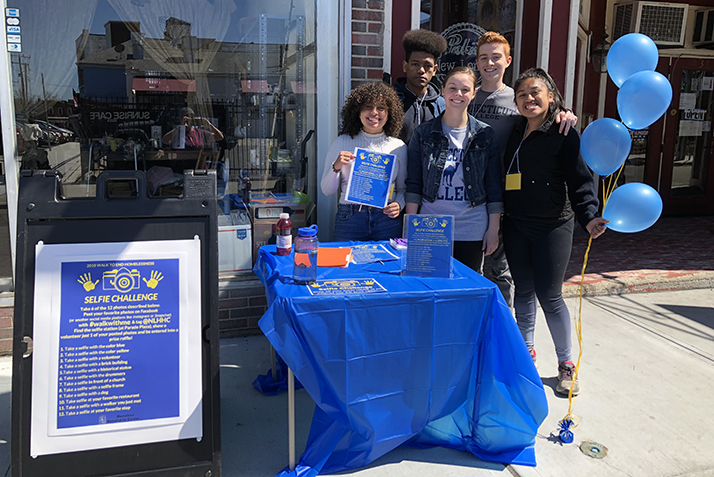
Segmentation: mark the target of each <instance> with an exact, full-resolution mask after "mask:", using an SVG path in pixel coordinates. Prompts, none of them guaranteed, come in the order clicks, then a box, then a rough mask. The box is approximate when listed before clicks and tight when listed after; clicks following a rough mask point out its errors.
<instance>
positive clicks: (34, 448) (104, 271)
mask: <svg viewBox="0 0 714 477" xmlns="http://www.w3.org/2000/svg"><path fill="white" fill-rule="evenodd" d="M200 256H201V243H200V241H199V240H198V239H197V238H196V239H195V240H163V241H145V242H121V243H96V244H91V243H90V244H48V245H45V244H43V243H42V242H39V243H38V244H37V245H36V248H35V257H36V264H35V295H34V321H33V334H34V336H33V340H34V352H33V364H32V399H31V406H32V407H31V409H32V411H31V412H32V414H31V424H30V455H31V456H33V457H35V456H39V455H47V454H58V453H66V452H75V451H84V450H90V449H103V448H111V447H120V446H128V445H136V444H146V443H151V442H162V441H173V440H178V439H188V438H195V439H198V440H200V439H201V438H202V437H203V423H202V379H201V376H202V369H201V285H200V283H196V278H195V277H200V276H201V263H200Z"/></svg>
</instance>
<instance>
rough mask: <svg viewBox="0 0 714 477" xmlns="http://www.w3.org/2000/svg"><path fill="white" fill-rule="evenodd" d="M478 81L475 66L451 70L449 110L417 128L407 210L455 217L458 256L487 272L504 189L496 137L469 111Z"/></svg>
mask: <svg viewBox="0 0 714 477" xmlns="http://www.w3.org/2000/svg"><path fill="white" fill-rule="evenodd" d="M476 81H477V80H476V75H475V73H474V72H473V70H472V69H471V68H467V67H456V68H454V69H452V70H451V71H449V73H448V74H447V75H446V77H445V78H444V86H443V88H442V95H443V96H444V99H445V100H446V110H445V111H444V112H443V113H442V114H441V115H440V116H439V117H437V118H435V119H432V120H431V121H428V122H426V123H423V124H422V125H421V126H419V127H418V128H417V129H416V131H414V134H413V135H412V138H411V141H410V142H409V148H408V151H407V180H406V188H407V190H406V195H405V198H406V209H405V210H406V213H407V214H416V213H417V212H420V213H422V214H430V215H453V216H454V251H453V255H454V258H456V259H457V260H459V261H460V262H462V263H463V264H465V265H467V266H468V267H470V268H471V269H473V270H475V271H477V272H479V273H481V271H482V268H483V256H484V253H485V254H486V255H490V254H491V253H493V251H494V250H495V249H496V247H497V246H498V228H499V223H500V217H501V213H502V212H503V189H502V178H501V160H500V156H499V148H498V144H497V140H496V135H495V133H494V132H493V129H491V127H490V126H489V125H487V124H486V123H483V122H481V121H478V120H477V119H475V118H474V117H472V116H469V114H468V112H467V110H468V105H469V102H471V100H472V99H473V98H474V96H475V95H476ZM420 206H421V210H420Z"/></svg>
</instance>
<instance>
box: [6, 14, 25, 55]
mask: <svg viewBox="0 0 714 477" xmlns="http://www.w3.org/2000/svg"><path fill="white" fill-rule="evenodd" d="M5 23H6V24H7V25H6V31H5V35H7V37H6V39H7V51H9V52H10V53H21V52H22V46H20V43H22V38H20V9H19V8H6V9H5Z"/></svg>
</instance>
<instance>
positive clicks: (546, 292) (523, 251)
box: [503, 216, 574, 362]
mask: <svg viewBox="0 0 714 477" xmlns="http://www.w3.org/2000/svg"><path fill="white" fill-rule="evenodd" d="M573 227H574V220H573V219H571V220H569V221H567V222H565V223H563V224H542V223H539V222H529V221H526V220H517V219H516V220H514V219H511V218H510V217H508V216H506V217H504V218H503V244H504V247H505V250H506V258H507V259H508V265H509V267H510V268H511V276H513V281H514V283H515V285H516V293H515V297H514V300H513V305H514V308H515V310H516V321H517V322H518V328H520V330H521V334H522V335H523V339H525V341H526V345H528V347H529V348H533V336H534V334H535V322H536V303H535V298H536V296H537V297H538V302H539V303H540V306H541V307H542V308H543V313H544V314H545V318H546V322H547V323H548V329H549V330H550V335H551V337H552V338H553V343H554V344H555V351H556V354H557V355H558V361H559V362H560V361H571V335H570V333H571V323H570V313H569V312H568V308H567V307H566V306H565V302H564V301H563V279H564V278H565V268H566V267H567V266H568V261H569V260H570V251H571V249H572V248H573Z"/></svg>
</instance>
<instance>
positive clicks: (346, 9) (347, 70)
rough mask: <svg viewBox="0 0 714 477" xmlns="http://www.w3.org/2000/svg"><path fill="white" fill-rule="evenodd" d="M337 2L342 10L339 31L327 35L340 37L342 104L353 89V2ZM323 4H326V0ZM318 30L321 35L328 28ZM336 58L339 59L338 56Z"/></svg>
mask: <svg viewBox="0 0 714 477" xmlns="http://www.w3.org/2000/svg"><path fill="white" fill-rule="evenodd" d="M336 3H339V5H337V6H336V7H337V8H338V9H339V10H340V12H339V31H335V34H334V36H331V35H327V37H328V38H339V60H338V61H339V72H340V74H339V83H340V86H339V88H340V96H339V99H340V104H342V103H344V101H345V98H346V97H347V95H348V94H350V91H351V90H352V2H351V1H350V0H343V1H342V2H336ZM322 4H323V5H324V4H325V2H324V0H323V2H322ZM335 23H337V22H335ZM332 30H333V28H332V27H331V28H330V33H332ZM317 31H318V35H319V33H321V32H322V33H325V32H326V31H327V30H323V29H320V28H318V30H317ZM333 41H334V40H333ZM331 59H332V58H331ZM335 59H337V57H336V58H335ZM333 71H334V70H333Z"/></svg>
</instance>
